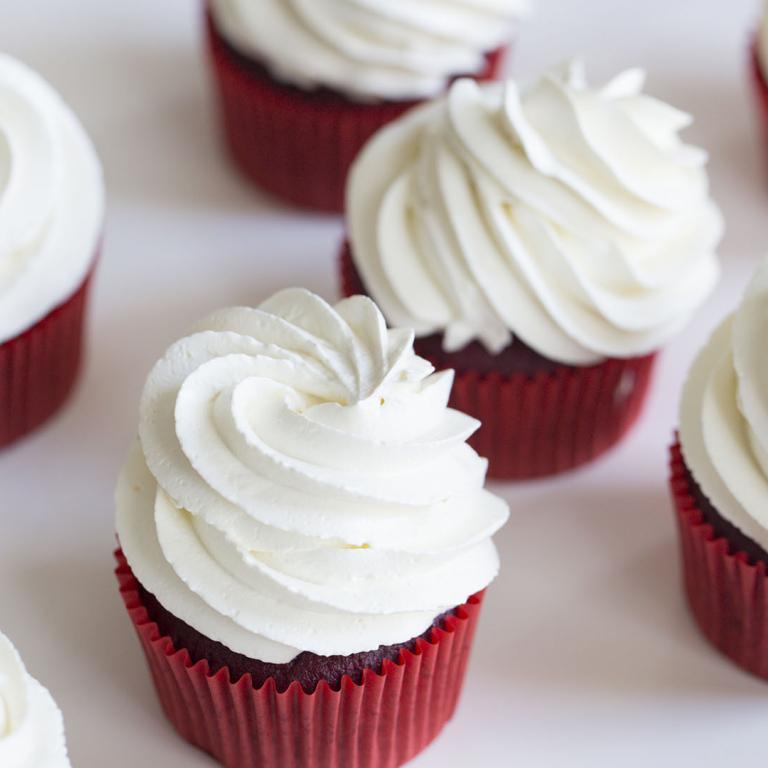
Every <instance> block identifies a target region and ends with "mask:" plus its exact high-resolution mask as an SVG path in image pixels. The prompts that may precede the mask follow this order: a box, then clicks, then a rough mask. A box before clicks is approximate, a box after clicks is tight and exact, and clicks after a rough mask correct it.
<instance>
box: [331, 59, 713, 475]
mask: <svg viewBox="0 0 768 768" xmlns="http://www.w3.org/2000/svg"><path fill="white" fill-rule="evenodd" d="M643 86H644V75H643V73H642V71H640V70H629V71H626V72H624V73H622V74H620V75H618V76H617V77H616V78H614V79H613V80H612V81H611V82H609V83H608V84H607V85H605V86H603V87H602V88H597V89H595V88H591V87H590V86H589V85H588V83H587V81H586V77H585V73H584V69H583V65H582V64H581V63H580V62H574V63H572V64H570V65H569V66H567V67H564V68H562V69H561V70H557V71H554V72H552V73H550V74H547V75H546V76H544V77H543V78H542V79H541V80H539V81H538V82H537V83H536V84H535V85H533V87H531V88H529V89H528V90H526V91H524V92H521V91H520V89H519V88H518V86H517V84H516V83H515V82H513V81H511V80H510V81H507V82H506V83H503V84H501V83H498V84H488V85H484V86H480V85H478V84H477V83H474V82H472V81H470V80H460V81H458V82H457V83H455V84H454V85H453V86H452V87H451V89H450V92H449V94H448V96H447V97H445V98H441V99H438V100H437V101H435V102H434V103H432V104H429V105H426V106H423V107H421V108H419V109H417V110H414V111H413V112H411V113H409V114H408V115H405V116H403V117H402V118H400V119H398V120H397V121H395V122H394V123H393V124H391V125H390V126H388V127H387V128H385V129H383V130H382V131H381V132H380V133H379V134H377V136H375V137H374V138H373V139H372V140H371V141H370V142H369V143H368V145H367V146H366V148H365V149H364V150H363V152H362V153H361V154H360V156H359V158H358V160H357V161H356V163H355V165H354V167H353V170H352V172H351V174H350V181H349V185H348V197H347V217H348V233H349V243H348V244H347V245H346V246H345V249H344V253H343V257H342V270H343V276H342V277H343V289H344V292H345V293H346V294H348V295H349V294H353V293H359V292H362V293H366V294H368V295H370V296H372V297H373V298H374V300H375V301H376V302H377V303H378V304H379V306H380V307H381V309H382V311H383V312H384V314H385V316H386V317H387V320H388V321H389V322H390V323H392V324H394V325H407V326H408V327H413V328H415V329H416V334H417V340H416V350H417V352H418V353H419V354H420V355H422V356H424V357H425V358H427V359H428V360H430V362H432V363H433V365H435V367H437V368H441V369H442V368H452V369H454V370H455V371H456V382H455V385H454V389H453V396H452V405H453V406H454V407H456V408H458V409H460V410H462V411H465V412H466V413H470V414H472V415H473V416H475V417H476V418H478V419H480V421H481V422H482V424H483V425H482V427H481V429H480V430H479V431H478V432H477V434H476V435H475V437H474V438H473V443H472V444H473V445H474V447H475V448H476V449H477V450H478V451H479V452H480V453H481V454H482V455H484V456H486V457H487V458H488V459H489V461H490V470H489V474H490V475H491V476H493V477H497V478H506V479H523V478H531V477H538V476H542V475H549V474H554V473H557V472H561V471H564V470H567V469H571V468H573V467H576V466H578V465H580V464H582V463H584V462H586V461H588V460H590V459H592V458H594V457H595V456H597V455H599V454H600V453H602V452H603V451H605V450H606V449H607V448H609V447H611V446H612V445H613V444H615V443H616V442H617V441H618V440H619V439H620V438H621V436H622V435H623V434H624V433H625V432H626V431H627V429H628V428H629V427H630V425H631V424H632V423H633V421H634V420H635V418H636V417H637V415H638V413H639V411H640V407H641V405H642V403H643V400H644V398H645V394H646V390H647V388H648V383H649V380H650V376H651V370H652V366H653V361H654V355H655V353H656V351H657V350H658V349H659V348H660V347H661V346H662V345H663V344H664V343H665V342H666V341H667V340H668V339H669V338H670V337H671V336H672V335H674V334H675V333H677V332H678V331H679V330H681V329H682V328H683V326H684V325H685V324H686V322H687V321H688V319H689V318H690V317H691V315H692V314H693V312H694V311H695V310H696V309H697V308H698V307H699V306H700V304H701V303H702V302H703V301H704V299H705V298H706V297H707V296H708V295H709V293H710V291H711V290H712V288H713V286H714V285H715V282H716V280H717V277H718V264H717V259H716V256H715V248H716V246H717V244H718V242H719V240H720V237H721V232H722V220H721V216H720V213H719V211H718V209H717V207H716V206H715V204H714V203H713V202H712V200H711V199H710V197H709V193H708V178H707V173H706V168H705V166H706V162H707V155H706V153H705V152H703V151H702V150H700V149H697V148H695V147H691V146H688V145H686V144H684V143H682V141H681V140H680V138H679V136H678V134H679V132H680V131H681V130H682V129H683V128H685V127H686V126H688V125H689V124H690V123H691V118H690V117H689V116H688V115H686V114H684V113H682V112H680V111H678V110H677V109H675V108H673V107H671V106H668V105H666V104H664V103H662V102H660V101H658V100H656V99H654V98H652V97H650V96H647V95H645V94H644V93H643Z"/></svg>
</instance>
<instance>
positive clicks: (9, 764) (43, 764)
mask: <svg viewBox="0 0 768 768" xmlns="http://www.w3.org/2000/svg"><path fill="white" fill-rule="evenodd" d="M0 765H1V766H3V768H70V763H69V758H68V757H67V747H66V743H65V740H64V720H63V718H62V716H61V711H60V710H59V708H58V707H57V706H56V703H55V702H54V700H53V699H52V698H51V694H50V693H48V691H47V690H46V689H45V688H43V686H42V685H40V683H38V682H37V680H35V679H34V678H33V677H32V676H31V675H30V674H29V673H28V672H27V670H26V669H25V668H24V664H23V662H22V660H21V658H20V656H19V654H18V652H17V651H16V649H15V648H14V647H13V644H12V643H11V641H10V640H9V639H8V638H7V637H6V636H5V635H3V634H2V633H0Z"/></svg>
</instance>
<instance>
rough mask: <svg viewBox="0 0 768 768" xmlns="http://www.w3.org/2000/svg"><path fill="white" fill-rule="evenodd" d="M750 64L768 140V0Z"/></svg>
mask: <svg viewBox="0 0 768 768" xmlns="http://www.w3.org/2000/svg"><path fill="white" fill-rule="evenodd" d="M750 64H751V70H752V80H753V82H754V86H755V100H756V103H757V111H758V116H759V120H760V129H761V130H762V132H763V135H764V137H765V141H766V142H768V0H764V2H763V6H762V16H761V18H760V22H759V27H758V30H757V34H756V35H755V37H754V40H753V43H752V49H751V57H750Z"/></svg>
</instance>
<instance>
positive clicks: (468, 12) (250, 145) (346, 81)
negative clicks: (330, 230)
mask: <svg viewBox="0 0 768 768" xmlns="http://www.w3.org/2000/svg"><path fill="white" fill-rule="evenodd" d="M206 7H207V9H208V12H207V41H208V47H209V50H210V58H211V62H212V65H213V73H214V79H215V83H216V88H217V93H218V97H219V106H220V109H221V113H222V117H223V124H224V129H225V135H226V140H227V143H228V145H229V149H230V152H231V154H232V156H233V159H234V160H235V163H236V164H237V165H238V166H239V167H240V168H241V169H242V170H243V171H244V172H245V173H246V174H247V175H248V176H249V177H250V178H251V179H252V180H253V181H255V182H256V183H257V184H258V185H259V186H260V187H262V188H263V189H265V190H267V191H268V192H270V193H272V194H274V195H276V196H278V197H280V198H283V199H285V200H287V201H289V202H291V203H294V204H297V205H300V206H305V207H309V208H316V209H320V210H328V211H341V209H342V206H343V202H344V183H345V180H346V176H347V171H348V169H349V166H350V164H351V162H352V160H353V159H354V157H355V155H356V154H357V152H358V151H359V150H360V148H361V147H362V146H363V144H364V143H365V141H366V140H367V139H368V138H370V136H371V135H372V134H373V133H374V132H375V131H376V130H378V129H379V128H381V126H383V125H384V124H385V123H388V122H389V121H390V120H392V119H394V118H395V117H397V116H398V115H400V114H402V113H403V112H405V111H406V110H407V109H409V108H410V107H412V106H414V104H416V103H418V102H419V101H422V100H424V99H426V98H430V97H433V96H436V95H438V94H439V93H441V92H443V91H444V90H445V88H446V86H447V85H448V83H449V82H450V81H451V80H453V79H455V78H456V77H458V76H473V77H477V78H481V79H488V78H491V77H493V76H494V75H495V74H497V72H498V70H499V68H500V64H501V59H502V56H503V53H504V51H505V48H506V45H507V43H508V42H509V39H510V37H511V36H512V34H513V32H514V29H515V26H516V22H517V21H518V19H519V17H520V16H521V14H522V12H523V11H524V10H525V8H526V7H527V0H428V2H425V0H419V2H413V0H328V1H327V2H322V3H317V2H307V0H208V2H207V5H206Z"/></svg>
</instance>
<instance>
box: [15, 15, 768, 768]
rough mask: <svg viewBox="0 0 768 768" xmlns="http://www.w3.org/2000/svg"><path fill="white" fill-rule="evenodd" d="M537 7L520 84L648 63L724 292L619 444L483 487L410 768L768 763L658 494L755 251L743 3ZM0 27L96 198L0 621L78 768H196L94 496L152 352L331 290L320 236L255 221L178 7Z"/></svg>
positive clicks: (767, 184)
mask: <svg viewBox="0 0 768 768" xmlns="http://www.w3.org/2000/svg"><path fill="white" fill-rule="evenodd" d="M538 5H539V12H538V14H537V16H536V17H535V18H534V19H533V20H532V21H530V22H529V24H528V26H527V27H526V28H525V29H524V31H523V34H522V38H521V41H520V43H519V46H518V49H517V53H516V57H515V61H514V67H515V70H516V71H517V72H518V73H520V74H521V75H522V76H533V75H535V74H537V73H538V72H540V71H541V70H542V69H544V68H545V67H549V66H551V65H553V64H555V63H557V62H558V61H560V60H563V59H565V58H567V57H569V56H570V55H571V54H573V53H583V54H584V55H585V57H586V59H587V61H588V63H589V67H590V73H591V74H592V76H593V77H594V78H595V79H596V80H599V79H601V78H607V77H609V76H610V75H611V74H612V73H614V72H616V71H617V70H618V69H620V68H622V67H625V66H633V65H643V66H645V67H646V68H647V69H648V72H649V89H651V90H652V92H653V93H654V94H657V95H658V96H659V97H660V98H663V99H665V100H667V101H669V102H670V103H672V104H675V105H678V106H680V107H681V108H683V109H685V110H688V111H690V112H692V113H693V114H694V115H695V116H696V124H695V125H694V127H693V129H692V130H691V131H690V132H689V134H687V138H688V139H689V140H690V141H692V142H693V143H696V144H700V145H701V146H704V147H706V148H707V149H709V150H710V151H711V152H712V163H711V175H712V185H713V194H714V196H715V198H716V200H717V201H718V202H719V203H720V204H721V206H722V208H723V210H724V213H725V216H726V219H727V222H728V233H727V235H726V238H725V241H724V244H723V246H722V248H721V255H722V260H723V264H724V272H725V276H724V279H723V283H722V285H721V286H720V289H719V291H718V294H717V296H716V297H715V298H714V299H713V300H712V301H710V302H709V303H708V304H707V305H706V307H705V308H704V309H703V310H702V311H701V312H699V314H698V316H697V318H696V320H695V321H694V323H693V324H692V325H691V326H690V327H689V328H688V330H687V331H686V333H685V334H684V336H683V337H682V338H680V339H678V340H677V341H676V342H674V343H673V344H672V345H671V346H670V347H669V349H668V350H667V352H666V354H665V355H664V358H663V360H662V364H661V368H660V370H659V376H658V378H657V381H656V386H655V388H654V391H653V395H652V398H651V401H650V403H649V407H648V409H647V411H646V414H645V417H644V419H643V421H642V423H641V424H640V426H639V428H638V429H637V430H636V431H635V432H634V433H633V434H632V436H631V437H630V439H629V440H628V441H627V442H626V443H624V445H622V446H621V447H620V448H619V449H618V450H617V451H615V452H614V453H613V454H612V455H610V456H609V457H608V458H607V459H605V460H604V461H601V462H599V463H598V464H595V465H594V466H592V467H589V468H587V469H585V470H583V471H580V472H577V473H575V474H573V475H570V476H568V477H563V478H560V479H558V480H556V481H553V482H541V483H535V484H530V485H525V486H517V487H508V488H505V487H502V486H500V487H499V488H498V490H500V491H501V492H503V493H504V494H505V495H506V496H507V497H508V498H509V500H510V501H511V503H512V520H511V522H510V523H509V525H508V526H507V527H506V528H505V529H504V530H503V531H502V533H501V534H500V536H499V537H498V538H497V543H498V545H499V549H500V552H501V555H502V558H503V567H502V573H501V576H500V577H499V580H498V581H497V582H496V584H495V585H494V588H493V589H492V590H491V591H490V593H489V596H488V601H487V605H486V609H485V614H484V616H483V620H482V623H481V627H480V632H479V636H478V641H477V645H476V648H475V655H474V659H473V663H472V667H471V670H470V677H469V680H468V685H467V687H466V691H465V696H464V699H463V701H462V704H461V707H460V709H459V711H458V713H457V716H456V718H455V720H454V722H453V723H452V724H451V725H450V726H449V728H448V729H447V730H446V731H445V732H444V734H443V735H442V736H441V737H440V739H439V740H438V741H437V742H436V743H435V744H434V745H433V747H432V748H431V749H430V750H429V751H428V752H427V753H425V754H424V755H423V756H422V757H420V758H418V759H417V760H416V761H415V762H414V763H413V765H414V766H417V768H432V767H433V766H442V767H443V768H445V767H446V766H449V767H451V768H452V767H453V766H456V767H457V768H458V767H459V766H466V765H476V766H502V765H508V764H513V765H520V766H531V767H532V768H550V766H556V767H558V768H559V766H565V767H567V768H576V767H581V766H584V768H587V767H589V768H594V767H595V766H598V767H601V766H611V767H612V766H616V765H621V766H622V767H625V766H632V767H634V766H637V768H641V767H642V768H645V767H646V766H648V765H653V766H667V765H669V766H677V765H696V766H698V768H706V767H707V766H713V767H714V766H722V765H725V764H737V762H738V761H746V760H750V759H752V758H753V756H754V755H755V754H760V752H761V750H762V749H764V741H765V729H766V722H768V684H765V683H761V682H759V681H756V680H753V679H751V678H750V677H748V676H747V675H745V674H743V673H742V672H740V671H738V670H737V669H735V668H733V667H732V666H731V665H730V664H729V663H728V662H726V661H724V660H723V659H721V658H720V657H719V656H718V655H717V654H716V653H715V652H714V651H713V650H712V649H711V648H710V647H709V646H708V645H707V644H706V643H705V642H704V640H702V639H701V637H700V636H699V635H698V633H697V632H696V630H695V628H694V626H693V624H692V622H691V620H690V619H689V617H688V615H687V613H686V609H685V605H684V603H683V599H682V595H681V592H680V588H679V582H678V560H677V544H676V541H675V532H674V528H673V518H672V514H671V511H670V506H669V502H668V498H667V489H666V484H665V482H666V472H667V468H666V448H667V445H668V443H669V441H670V438H671V434H672V430H673V428H674V425H675V419H676V413H677V404H678V398H679V394H680V388H681V385H682V381H683V378H684V374H685V370H686V369H687V366H688V364H689V362H690V360H691V359H692V358H693V356H694V355H695V353H696V351H697V349H698V348H699V346H700V345H701V344H702V342H703V341H704V339H705V337H706V336H707V335H708V333H709V331H710V330H711V329H712V328H713V327H714V325H715V324H716V323H717V322H718V321H719V320H720V319H721V318H722V317H723V316H724V315H725V314H726V312H727V311H728V310H730V309H731V308H732V307H733V306H735V304H736V302H737V300H738V298H739V296H740V295H741V292H742V290H743V288H744V286H745V284H746V282H747V280H748V277H749V275H750V274H751V273H752V271H753V270H754V268H755V267H756V266H757V264H758V262H759V259H760V257H761V256H762V255H763V254H765V253H766V252H768V169H766V168H765V163H764V160H763V157H762V155H761V153H760V151H759V146H758V143H757V132H756V130H755V124H754V120H753V113H752V109H751V106H752V105H751V103H750V100H749V90H748V85H749V82H748V79H747V56H746V50H747V44H748V40H749V34H750V29H751V27H752V25H753V22H754V20H755V18H756V14H757V11H758V6H759V3H758V2H757V0H733V2H729V3H725V2H719V1H718V0H676V2H674V3H670V2H669V0H647V2H644V3H638V2H637V1H636V0H591V2H590V3H588V4H586V3H571V2H564V1H563V0H539V3H538ZM587 7H588V8H589V10H588V11H587V10H585V8H587ZM0 14H1V15H2V23H1V24H0V48H2V49H4V50H7V51H9V52H10V53H13V54H15V55H17V56H19V57H21V58H23V59H25V60H26V61H27V62H28V63H30V64H31V65H32V66H34V67H35V68H36V69H38V70H39V71H40V72H41V73H42V74H43V75H44V76H45V77H47V78H48V79H49V80H50V81H51V82H52V83H53V85H54V86H55V87H56V88H58V89H59V90H60V91H61V93H62V94H63V95H64V96H65V98H66V99H67V101H68V102H69V103H70V104H71V105H72V106H73V107H74V108H75V109H76V110H77V112H78V114H79V115H80V117H81V119H82V121H83V123H84V124H85V126H86V128H87V130H88V131H89V133H90V134H91V136H92V137H93V138H94V141H95V143H96V145H97V148H98V150H99V152H100V155H101V158H102V160H103V161H104V164H105V167H106V175H107V183H108V185H109V190H110V205H109V218H108V224H107V231H106V240H105V256H104V261H103V264H102V267H101V270H100V272H99V275H98V280H97V282H96V293H95V302H94V306H93V309H94V312H93V324H92V326H91V334H90V337H91V344H90V355H89V360H88V366H87V369H86V371H85V376H84V379H83V381H82V383H81V385H80V387H79V388H78V390H77V393H76V395H75V397H74V399H73V401H72V402H71V403H70V406H69V407H68V408H67V410H66V411H65V412H64V413H62V414H61V416H60V417H59V418H57V419H56V420H55V421H54V422H53V423H51V424H50V425H49V426H48V427H47V428H45V429H44V430H42V431H40V432H39V433H37V434H36V435H34V436H32V437H31V438H29V439H27V440H25V441H24V442H23V443H21V444H19V445H18V446H16V447H14V448H13V449H11V450H9V451H6V452H4V453H3V454H2V455H0V516H2V528H0V585H2V589H0V623H1V624H2V626H3V628H4V629H5V630H6V631H7V632H8V633H9V634H12V636H13V638H14V642H16V644H17V645H18V648H19V650H20V651H21V653H22V654H23V655H24V659H25V661H26V663H27V665H28V666H29V668H30V669H31V670H33V671H34V674H35V676H36V677H38V678H39V679H40V680H43V681H45V685H46V686H47V687H48V688H49V689H50V690H51V692H52V694H53V695H54V697H55V698H56V700H57V702H58V703H59V705H60V706H61V708H62V710H63V711H64V716H65V718H66V723H67V738H68V744H69V748H70V753H71V758H72V763H73V765H74V766H77V768H102V766H105V765H109V766H110V768H132V767H133V766H136V765H142V764H143V765H161V766H164V768H177V767H178V768H182V767H183V768H197V767H198V766H200V768H202V767H203V766H211V765H212V763H211V761H210V760H208V759H207V758H206V757H204V756H203V755H199V754H198V753H196V752H195V751H194V750H193V749H191V748H190V747H188V746H187V745H186V744H184V743H183V742H181V741H180V740H178V739H177V737H176V736H175V734H174V732H173V731H172V730H171V728H170V727H169V726H168V725H167V724H166V722H165V720H164V719H163V717H162V716H161V714H160V710H159V708H158V705H157V704H156V701H155V698H154V694H153V692H152V689H151V685H150V681H149V676H148V675H147V674H146V672H145V669H144V662H143V659H142V657H141V652H140V650H139V647H138V644H137V642H136V640H135V638H134V637H133V635H132V630H131V628H130V625H129V622H128V619H127V617H126V615H125V612H124V610H123V607H122V605H121V602H120V600H119V597H118V595H117V591H116V588H115V582H114V579H113V577H112V574H111V569H112V559H111V548H112V546H113V543H114V538H113V522H112V520H113V509H112V490H113V485H114V480H115V477H116V474H117V471H118V468H119V465H120V462H121V460H122V458H123V455H124V453H125V451H126V450H127V448H128V445H129V443H130V440H131V438H132V436H133V433H134V430H135V427H136V414H137V406H138V398H139V394H140V391H141V386H142V383H143V381H144V378H145V376H146V373H147V371H148V370H149V367H150V366H151V364H152V363H153V362H154V361H155V360H156V359H157V357H158V356H159V354H161V352H162V351H163V349H165V347H166V346H167V345H168V343H170V342H171V341H172V340H173V339H175V338H178V337H179V336H180V335H181V333H182V332H183V331H184V330H185V329H186V328H187V327H188V326H189V325H190V324H191V323H192V322H194V321H195V320H196V319H198V318H199V317H201V316H203V315H205V314H206V313H207V312H208V311H209V310H211V309H213V308H215V307H218V306H224V305H229V304H236V303H255V302H258V301H259V300H261V299H263V298H265V297H266V296H268V295H269V294H270V293H272V292H274V291H275V290H276V289H277V288H279V287H283V286H285V285H291V284H303V285H305V286H306V287H308V288H310V289H312V290H314V291H317V292H319V293H321V294H322V295H324V296H326V297H328V298H332V297H334V295H335V293H336V282H335V277H334V274H335V273H334V264H335V253H336V247H337V244H338V241H339V238H340V237H341V231H342V229H341V223H340V221H339V220H338V219H335V218H324V217H317V216H302V215H300V214H298V213H296V212H294V211H291V210H288V209H284V208H281V207H278V206H276V205H274V204H273V203H271V202H270V201H267V200H265V199H263V198H261V197H260V196H259V195H257V194H255V193H253V192H252V191H251V190H250V188H249V187H248V186H247V185H245V184H244V183H242V182H241V181H240V179H239V177H238V176H237V175H236V174H234V173H232V172H231V171H230V169H229V167H228V166H227V165H226V163H225V162H224V161H223V159H222V156H221V153H220V151H219V147H218V145H217V143H216V133H215V128H214V124H213V121H212V116H211V112H210V109H209V98H208V88H207V81H206V77H205V73H204V69H203V67H202V64H201V57H200V51H199V45H198V42H197V41H198V30H199V14H198V12H197V4H196V3H195V2H188V0H166V2H163V3H158V2H150V0H134V2H132V3H105V2H103V0H72V2H71V3H53V2H51V0H26V2H24V3H21V2H16V3H5V7H4V8H3V9H2V11H0Z"/></svg>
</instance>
